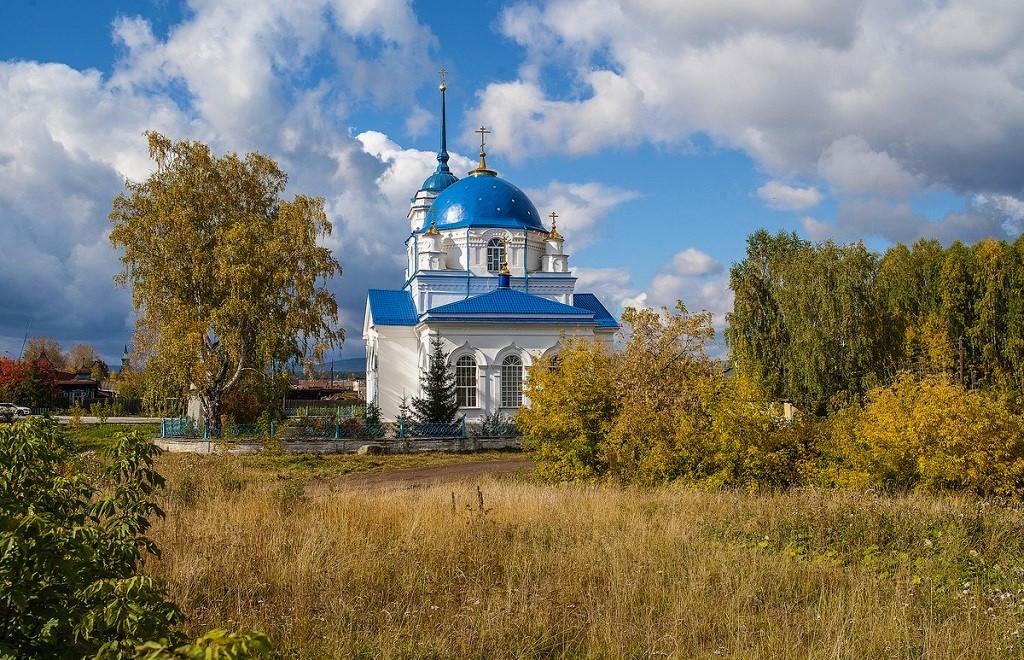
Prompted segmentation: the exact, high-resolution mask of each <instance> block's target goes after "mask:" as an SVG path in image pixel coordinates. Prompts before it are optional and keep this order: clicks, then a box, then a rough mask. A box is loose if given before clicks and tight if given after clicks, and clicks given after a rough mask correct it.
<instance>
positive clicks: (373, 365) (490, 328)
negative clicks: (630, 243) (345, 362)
mask: <svg viewBox="0 0 1024 660" xmlns="http://www.w3.org/2000/svg"><path fill="white" fill-rule="evenodd" d="M440 89H441V103H442V105H441V146H440V150H439V151H438V155H437V163H438V164H437V169H436V170H435V171H434V173H433V174H431V175H430V176H429V177H428V178H427V179H426V181H424V182H423V185H422V187H421V188H420V190H419V191H417V192H416V194H415V196H414V197H413V200H412V205H411V208H410V209H409V216H408V217H409V223H410V233H409V237H408V238H407V239H406V241H405V247H406V281H405V283H404V284H403V285H402V287H401V288H397V289H371V290H370V291H369V292H368V293H367V298H366V311H365V314H364V319H363V339H364V340H365V342H366V395H367V401H368V402H371V403H376V404H377V405H378V406H379V407H380V411H381V416H382V417H383V418H384V419H388V420H393V419H395V418H396V417H397V416H398V414H399V406H400V405H401V402H402V400H403V398H408V399H412V397H415V396H418V395H419V394H420V374H421V373H423V372H424V371H425V370H426V368H427V366H428V360H429V358H430V355H431V342H432V340H433V339H434V338H435V337H440V338H441V340H442V342H443V344H444V350H445V352H446V353H448V366H449V368H450V369H451V370H452V372H453V373H454V374H455V380H456V392H457V396H458V401H459V407H460V413H461V414H463V415H465V417H466V420H467V421H477V420H480V419H481V418H483V417H484V416H485V415H489V414H492V413H494V412H500V413H502V414H503V415H511V414H513V413H514V412H515V411H516V410H517V409H518V408H519V406H521V405H528V404H529V401H528V400H526V399H525V398H524V396H523V383H524V380H525V378H526V372H527V370H528V369H529V367H530V366H531V365H532V364H533V362H534V361H535V360H537V359H539V358H541V357H542V356H545V357H553V356H555V355H557V353H558V350H559V347H560V341H561V340H562V339H563V338H565V337H571V336H583V337H588V338H597V339H600V340H602V341H606V342H609V343H610V342H611V341H612V337H613V335H614V333H615V331H616V330H617V329H618V323H617V322H616V320H615V318H614V317H613V316H612V315H611V314H610V313H609V312H608V310H607V309H606V308H605V307H604V305H603V304H602V303H601V301H600V300H598V298H597V297H596V296H595V295H593V294H591V293H580V292H576V290H575V285H576V278H575V277H573V275H572V271H571V269H570V268H569V256H568V255H567V254H565V252H564V250H563V247H564V239H563V238H562V236H561V235H560V234H559V233H558V229H557V226H556V224H555V222H556V220H557V216H556V215H555V214H554V213H552V214H551V216H550V219H551V228H550V229H548V228H547V227H545V225H544V223H543V220H542V218H541V216H540V214H539V213H538V211H537V208H536V207H535V206H534V204H533V202H531V201H530V199H529V198H528V197H527V196H526V194H525V193H523V191H522V190H520V189H519V188H517V187H516V186H515V185H513V184H511V183H509V182H508V181H505V180H504V179H502V178H500V177H498V176H497V173H496V172H495V171H494V170H491V169H488V168H487V162H486V154H485V151H484V146H485V142H484V134H485V133H486V132H487V131H486V130H485V129H483V128H481V129H480V131H478V132H479V133H480V134H481V142H480V164H479V166H478V167H477V168H476V169H474V170H472V171H470V172H469V173H468V175H467V176H466V177H464V178H462V179H460V178H458V177H457V176H455V175H454V174H453V173H452V172H451V170H450V168H449V167H448V160H449V157H448V152H447V144H446V126H445V121H446V117H445V106H444V103H445V97H444V95H445V85H444V82H443V81H442V84H441V88H440Z"/></svg>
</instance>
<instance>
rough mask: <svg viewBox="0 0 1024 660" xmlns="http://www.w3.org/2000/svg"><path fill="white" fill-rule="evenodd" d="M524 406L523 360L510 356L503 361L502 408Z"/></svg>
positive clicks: (516, 356)
mask: <svg viewBox="0 0 1024 660" xmlns="http://www.w3.org/2000/svg"><path fill="white" fill-rule="evenodd" d="M521 405H523V360H522V358H520V357H519V356H518V355H509V356H508V357H507V358H505V359H504V360H502V361H501V407H502V408H518V407H519V406H521Z"/></svg>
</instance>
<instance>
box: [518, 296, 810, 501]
mask: <svg viewBox="0 0 1024 660" xmlns="http://www.w3.org/2000/svg"><path fill="white" fill-rule="evenodd" d="M623 322H624V323H625V324H626V325H627V326H628V327H629V332H628V336H629V340H628V342H627V344H626V347H625V350H622V351H618V352H615V351H612V350H610V349H608V348H606V347H605V346H604V345H602V344H600V343H599V342H595V341H588V340H583V339H572V340H570V341H568V342H566V344H565V346H564V348H563V350H562V352H561V353H560V354H559V356H558V362H557V368H551V367H552V365H551V364H550V363H548V362H541V363H539V364H537V365H535V366H534V367H533V368H532V370H531V372H530V377H529V379H528V382H527V394H528V395H529V397H530V400H531V407H530V408H528V409H524V410H522V411H521V412H520V413H519V416H518V417H517V424H518V426H519V428H520V430H521V431H522V432H523V433H524V435H525V438H526V441H527V446H528V447H531V448H533V449H534V450H535V451H536V452H537V455H536V460H537V464H538V470H539V472H540V474H541V476H542V477H544V478H546V479H549V480H553V481H565V480H576V479H589V478H595V477H610V478H613V479H615V480H618V481H622V482H627V483H637V484H658V483H665V482H669V481H674V480H682V481H686V482H692V483H700V484H703V485H708V486H712V487H717V486H738V487H743V488H747V489H751V490H753V489H764V488H768V489H777V488H785V487H788V486H791V485H794V484H797V483H800V481H801V479H802V478H803V476H802V475H803V474H804V472H806V470H807V466H808V465H811V464H813V463H814V461H813V449H814V448H813V443H812V439H813V436H814V433H813V427H814V422H813V420H811V419H808V420H806V421H805V422H801V423H797V424H791V423H789V422H786V421H785V420H783V419H782V418H781V409H780V408H781V407H780V406H777V405H776V406H773V405H769V404H768V403H766V402H765V401H764V400H763V399H761V398H760V397H759V395H758V394H757V390H756V388H755V387H754V386H753V385H752V384H750V383H749V382H748V381H746V380H743V379H738V378H728V377H726V376H725V374H724V373H723V371H722V365H721V363H719V362H717V361H715V360H712V359H710V358H709V357H708V356H707V353H706V351H705V347H706V345H707V344H708V342H709V341H711V339H712V338H713V336H714V332H713V328H712V326H711V316H710V314H708V313H706V312H702V313H696V314H691V313H688V312H687V311H686V308H685V307H683V306H682V305H680V306H679V307H678V308H677V311H676V312H674V313H670V312H668V311H667V310H661V311H660V312H657V311H654V310H627V312H626V313H625V314H624V315H623Z"/></svg>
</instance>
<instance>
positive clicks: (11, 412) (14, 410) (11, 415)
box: [0, 403, 32, 422]
mask: <svg viewBox="0 0 1024 660" xmlns="http://www.w3.org/2000/svg"><path fill="white" fill-rule="evenodd" d="M31 413H32V411H31V410H29V409H28V408H26V407H25V406H16V405H14V404H13V403H0V421H4V422H13V421H14V420H16V419H20V418H22V417H28V416H29V415H30V414H31Z"/></svg>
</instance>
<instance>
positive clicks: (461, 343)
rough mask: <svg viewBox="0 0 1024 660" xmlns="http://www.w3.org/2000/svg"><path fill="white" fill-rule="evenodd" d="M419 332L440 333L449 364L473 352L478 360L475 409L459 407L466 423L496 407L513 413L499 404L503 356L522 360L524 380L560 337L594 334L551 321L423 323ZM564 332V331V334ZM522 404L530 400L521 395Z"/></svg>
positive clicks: (582, 327) (503, 411) (512, 410)
mask: <svg viewBox="0 0 1024 660" xmlns="http://www.w3.org/2000/svg"><path fill="white" fill-rule="evenodd" d="M420 332H421V333H423V335H424V336H426V335H427V334H428V333H429V334H430V335H431V336H432V335H433V334H434V333H436V334H438V335H440V336H441V339H442V340H443V343H444V350H445V352H446V353H448V354H449V355H448V362H449V365H450V366H452V367H453V368H454V364H455V361H456V360H457V359H458V358H459V357H461V356H462V355H473V356H474V358H475V359H476V360H477V403H478V405H477V406H476V407H475V408H462V409H460V414H464V415H465V416H466V421H467V422H478V421H480V420H481V419H483V417H484V416H485V415H487V414H489V413H491V412H493V411H495V410H500V412H501V413H502V414H503V415H506V416H507V415H512V414H515V412H516V410H517V408H515V407H507V408H503V407H501V405H500V404H501V363H502V361H503V360H504V359H505V357H506V356H508V355H511V354H515V355H518V356H519V357H520V358H521V359H522V361H523V370H524V374H523V380H524V382H525V380H526V373H525V372H526V371H527V370H528V369H529V368H530V366H531V365H532V364H533V363H534V361H535V360H537V359H539V358H540V357H541V356H543V355H550V354H551V353H552V349H555V351H556V352H557V347H558V345H559V342H560V340H561V339H562V337H563V336H572V335H573V334H576V335H578V336H582V337H594V331H593V328H592V327H590V326H578V327H576V328H573V327H567V326H564V325H563V326H558V327H556V326H553V325H551V324H541V323H538V324H516V325H515V326H514V330H513V329H512V328H510V327H509V326H503V325H500V324H474V323H450V324H449V323H445V324H443V325H441V324H437V325H435V326H434V327H432V328H427V327H426V326H422V327H421V330H420ZM563 333H564V334H563ZM523 404H524V405H529V399H528V398H527V397H525V396H524V397H523Z"/></svg>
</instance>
